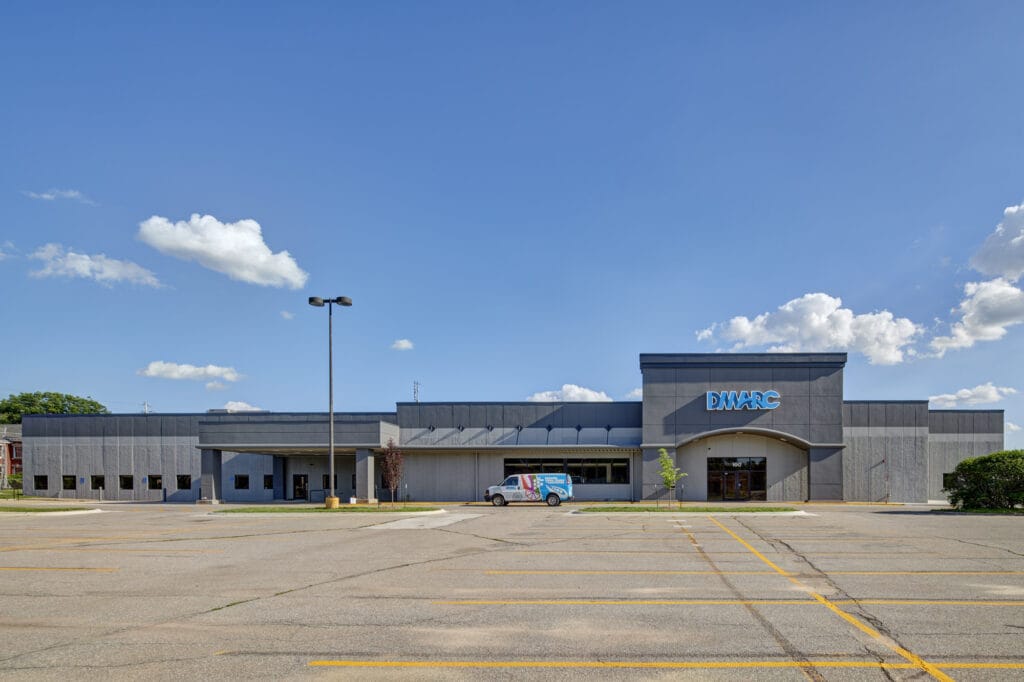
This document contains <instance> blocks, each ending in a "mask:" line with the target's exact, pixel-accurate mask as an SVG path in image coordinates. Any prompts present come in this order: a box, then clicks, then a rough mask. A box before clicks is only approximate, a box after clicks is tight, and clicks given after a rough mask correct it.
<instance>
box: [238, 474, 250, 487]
mask: <svg viewBox="0 0 1024 682" xmlns="http://www.w3.org/2000/svg"><path fill="white" fill-rule="evenodd" d="M248 489H249V476H248V475H247V474H236V475H235V490H248Z"/></svg>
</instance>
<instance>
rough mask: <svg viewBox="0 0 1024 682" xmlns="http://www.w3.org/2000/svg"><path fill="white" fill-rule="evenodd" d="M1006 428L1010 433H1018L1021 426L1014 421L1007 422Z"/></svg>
mask: <svg viewBox="0 0 1024 682" xmlns="http://www.w3.org/2000/svg"><path fill="white" fill-rule="evenodd" d="M1006 430H1007V431H1009V432H1010V433H1016V432H1017V431H1020V427H1019V426H1017V425H1016V424H1014V423H1013V422H1006Z"/></svg>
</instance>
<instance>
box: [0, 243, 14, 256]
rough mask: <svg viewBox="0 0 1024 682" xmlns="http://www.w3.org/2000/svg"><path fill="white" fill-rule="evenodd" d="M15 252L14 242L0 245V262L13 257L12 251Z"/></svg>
mask: <svg viewBox="0 0 1024 682" xmlns="http://www.w3.org/2000/svg"><path fill="white" fill-rule="evenodd" d="M13 250H14V242H10V241H6V242H4V243H3V244H2V245H0V260H4V259H5V258H10V257H11V251H13Z"/></svg>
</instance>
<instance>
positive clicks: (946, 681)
mask: <svg viewBox="0 0 1024 682" xmlns="http://www.w3.org/2000/svg"><path fill="white" fill-rule="evenodd" d="M707 518H708V519H709V520H710V521H711V522H712V523H714V524H715V525H716V526H718V527H719V528H721V529H722V530H724V531H725V532H726V533H728V534H729V535H731V536H732V537H733V538H734V539H735V540H736V542H738V543H740V544H741V545H743V546H744V547H746V548H747V549H748V550H750V552H751V553H752V554H754V556H756V557H758V558H759V559H761V561H763V562H764V563H766V564H767V565H768V566H771V567H772V568H773V569H775V570H776V571H778V572H779V574H780V575H783V576H786V578H787V579H788V580H789V581H790V582H791V583H793V584H794V585H796V586H798V587H801V588H804V589H808V588H807V586H806V585H804V584H803V583H802V582H800V581H799V580H797V579H796V578H794V577H792V576H791V575H789V574H787V573H786V571H784V570H782V569H781V568H779V567H778V566H776V565H775V564H773V563H772V562H771V561H769V560H768V559H767V558H765V556H764V555H763V554H761V553H760V552H758V551H757V550H756V549H754V547H753V546H752V545H751V544H750V543H749V542H747V541H746V540H744V539H743V538H741V537H740V536H739V535H737V534H736V533H734V532H733V531H732V530H730V529H729V528H728V527H727V526H725V525H724V524H722V523H721V522H719V521H718V520H717V519H715V517H713V516H709V517H707ZM808 594H809V595H810V596H811V597H813V598H814V599H815V601H817V602H818V603H820V604H821V605H822V606H824V607H825V608H827V609H828V610H829V611H832V612H833V613H834V614H836V615H837V616H839V617H840V618H842V619H843V620H845V621H846V622H847V623H849V624H850V625H853V626H854V627H856V628H857V629H858V630H860V631H861V632H863V633H864V634H866V635H868V636H869V637H871V638H872V639H875V640H877V641H879V642H881V643H883V644H885V645H886V646H887V647H889V648H890V649H892V650H893V651H895V652H896V653H898V654H899V655H900V656H902V657H903V658H905V659H907V660H908V661H910V662H911V663H913V664H915V665H916V666H917V667H918V668H920V669H921V670H924V671H925V672H927V673H928V674H929V675H931V676H932V677H934V678H935V679H937V680H943V682H953V678H951V677H950V676H949V675H947V674H945V673H944V672H942V671H941V670H939V669H938V668H936V667H935V666H934V665H932V664H930V663H928V661H926V660H924V659H923V658H921V657H920V656H918V655H917V654H915V653H913V652H912V651H909V650H908V649H904V648H903V647H901V646H900V645H899V644H897V643H896V642H894V641H892V640H891V639H889V638H888V637H885V636H884V635H882V633H880V632H878V631H877V630H875V629H874V628H872V627H870V626H868V625H866V624H864V623H863V622H861V621H860V620H859V619H858V618H856V617H854V616H852V615H850V614H849V613H846V612H845V611H843V610H842V609H840V608H839V607H838V606H836V605H835V604H833V603H832V602H830V601H829V600H828V599H826V598H825V597H823V596H821V595H820V594H818V593H817V592H815V591H813V590H810V589H808Z"/></svg>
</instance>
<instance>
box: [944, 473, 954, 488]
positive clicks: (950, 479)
mask: <svg viewBox="0 0 1024 682" xmlns="http://www.w3.org/2000/svg"><path fill="white" fill-rule="evenodd" d="M955 485H956V474H953V473H948V474H942V489H943V490H950V489H952V488H953V486H955Z"/></svg>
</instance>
